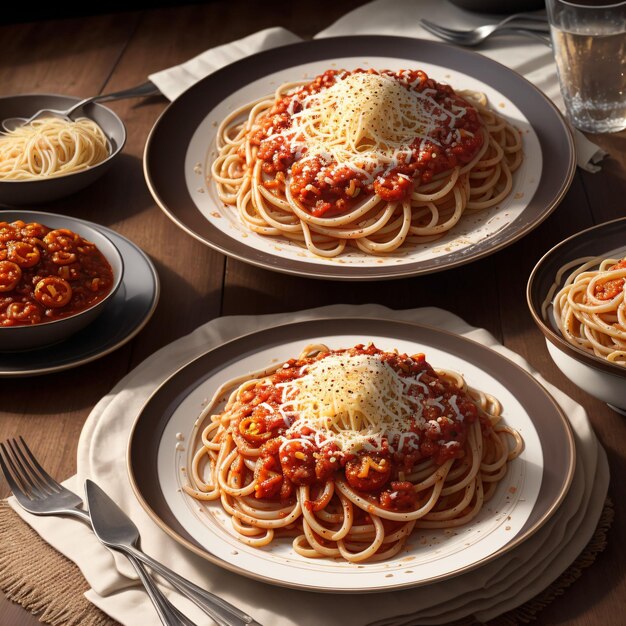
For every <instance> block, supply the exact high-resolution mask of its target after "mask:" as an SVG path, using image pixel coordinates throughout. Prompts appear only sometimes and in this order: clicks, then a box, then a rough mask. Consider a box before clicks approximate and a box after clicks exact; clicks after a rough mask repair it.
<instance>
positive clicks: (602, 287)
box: [593, 259, 626, 300]
mask: <svg viewBox="0 0 626 626" xmlns="http://www.w3.org/2000/svg"><path fill="white" fill-rule="evenodd" d="M621 269H626V259H622V260H621V261H618V262H617V263H615V265H611V267H609V270H621ZM625 282H626V281H624V279H623V278H616V279H615V280H607V281H606V282H605V283H603V282H598V283H597V284H596V286H595V291H594V294H593V295H594V296H595V297H596V298H598V300H612V299H613V298H615V297H616V296H618V295H619V294H620V293H621V292H622V291H623V290H624V283H625Z"/></svg>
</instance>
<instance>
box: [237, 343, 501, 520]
mask: <svg viewBox="0 0 626 626" xmlns="http://www.w3.org/2000/svg"><path fill="white" fill-rule="evenodd" d="M340 353H348V354H350V355H375V356H378V358H380V359H381V360H382V361H385V362H387V363H388V364H389V365H390V366H391V367H392V368H393V369H394V370H395V371H396V372H397V373H398V374H399V375H400V376H401V377H405V378H407V379H411V380H415V379H418V380H419V383H415V384H412V383H411V382H410V381H409V383H408V385H407V392H406V393H407V394H409V395H413V396H415V397H416V398H419V402H420V405H421V415H417V414H416V415H415V416H414V417H412V418H411V419H409V420H407V423H406V433H402V434H401V435H395V436H394V437H393V438H391V439H390V438H389V437H385V436H383V438H382V443H381V442H380V441H379V442H375V441H374V440H373V439H372V441H371V443H372V446H364V447H363V449H361V450H359V451H357V452H355V453H350V452H344V451H342V450H341V449H340V448H339V447H338V445H337V444H336V443H335V442H334V441H332V440H331V439H332V437H331V436H329V434H325V432H324V431H323V430H322V431H317V432H316V431H314V430H312V429H311V428H310V427H309V426H307V425H306V424H303V425H302V426H299V424H298V419H297V416H295V415H293V414H289V413H287V412H284V411H281V404H282V388H281V384H282V383H286V382H289V381H292V380H294V379H296V378H299V377H301V376H303V375H304V374H305V372H306V368H307V366H308V365H310V364H311V363H313V362H315V361H317V360H320V359H323V358H325V357H327V356H329V355H331V354H340ZM477 419H478V420H480V423H481V428H482V429H483V431H484V432H488V431H489V429H491V424H490V422H489V420H488V418H487V417H486V416H483V415H482V414H479V411H478V409H477V406H476V404H475V403H474V402H473V400H472V399H471V398H470V397H469V395H467V394H466V393H465V392H464V391H463V390H461V389H458V388H457V387H456V386H455V385H454V384H453V383H451V382H450V381H448V380H447V379H444V378H442V377H441V376H439V375H438V374H437V373H436V372H435V371H434V370H433V368H432V367H431V366H430V365H429V364H428V363H427V361H426V359H425V357H424V355H423V354H420V355H417V356H413V357H409V356H407V355H406V354H397V353H392V352H384V351H382V350H379V349H378V348H376V347H375V346H373V345H371V344H370V345H368V346H365V345H358V346H355V347H354V348H350V349H348V350H337V351H332V352H326V353H321V354H319V355H317V356H315V357H308V358H305V359H301V360H297V359H291V360H289V361H287V362H286V363H285V364H284V365H283V366H282V367H281V368H280V369H279V370H277V371H276V372H275V373H274V374H273V375H272V376H271V377H270V379H269V382H267V381H263V382H259V383H257V385H256V386H255V387H252V388H250V389H248V390H246V391H245V392H244V393H243V395H242V397H241V398H240V403H239V406H238V409H237V418H236V419H235V421H234V426H233V430H232V434H233V438H234V439H235V442H236V443H237V445H238V447H241V446H243V447H255V448H259V449H260V456H259V461H258V462H257V463H256V466H255V479H256V481H257V485H256V491H255V496H256V497H257V498H269V499H286V498H289V497H291V496H292V495H293V494H294V492H295V490H296V489H297V488H298V487H299V486H302V485H308V486H310V487H311V490H310V493H311V501H310V502H307V504H306V506H308V507H310V508H311V509H312V510H318V509H320V508H323V506H324V505H325V504H326V496H327V494H325V492H324V486H325V484H326V482H327V481H328V480H330V479H335V478H339V479H343V480H345V481H346V482H347V483H348V484H349V485H350V486H351V487H352V488H353V489H354V490H356V491H358V492H360V493H361V494H362V495H364V496H365V497H367V498H368V499H369V500H370V501H371V502H373V503H374V504H376V505H378V506H380V507H383V508H385V509H388V510H396V511H403V510H412V509H414V508H415V507H416V505H417V495H416V493H415V490H414V488H413V484H412V483H411V482H409V481H408V480H406V479H405V477H406V476H407V475H409V474H410V473H411V470H412V469H413V468H414V466H415V465H416V464H417V463H420V462H423V461H426V460H432V462H433V463H434V464H435V466H439V465H441V464H442V463H444V462H446V461H447V460H448V459H454V458H461V457H463V456H464V454H465V452H464V450H465V443H466V439H467V431H468V427H469V426H470V425H471V424H472V423H474V422H475V421H476V420H477ZM331 495H332V494H331ZM329 497H330V496H328V498H329Z"/></svg>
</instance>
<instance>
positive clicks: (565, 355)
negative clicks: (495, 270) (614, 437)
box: [526, 217, 626, 415]
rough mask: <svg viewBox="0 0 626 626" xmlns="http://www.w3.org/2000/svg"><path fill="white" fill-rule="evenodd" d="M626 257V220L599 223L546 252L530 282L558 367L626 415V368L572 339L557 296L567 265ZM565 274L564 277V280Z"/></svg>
mask: <svg viewBox="0 0 626 626" xmlns="http://www.w3.org/2000/svg"><path fill="white" fill-rule="evenodd" d="M625 256H626V218H624V217H622V218H619V219H616V220H612V221H610V222H604V223H603V224H598V225H597V226H593V227H591V228H588V229H586V230H583V231H581V232H578V233H576V234H574V235H572V236H571V237H568V238H567V239H565V240H564V241H562V242H561V243H559V244H557V245H556V246H554V248H552V249H551V250H549V251H548V252H546V254H544V256H543V257H542V258H541V259H540V260H539V261H538V262H537V264H536V265H535V267H534V269H533V271H532V272H531V274H530V277H529V279H528V284H527V288H526V300H527V302H528V307H529V309H530V312H531V314H532V316H533V319H534V321H535V324H537V326H538V328H539V330H540V331H541V332H542V333H543V335H544V337H545V338H546V342H547V346H548V350H549V352H550V355H551V356H552V358H553V360H554V361H555V363H556V365H557V366H558V367H559V368H560V369H561V370H562V371H563V373H564V374H565V375H566V376H567V377H568V378H570V380H572V382H574V383H575V384H576V385H578V386H579V387H581V388H582V389H584V390H585V391H587V393H589V394H591V395H593V396H596V397H598V398H600V399H601V400H604V401H605V402H607V403H609V404H610V405H611V406H612V407H613V408H616V409H617V410H618V411H620V412H621V413H624V414H625V415H626V368H624V367H622V366H620V365H617V364H616V363H611V362H610V361H608V360H607V359H603V358H602V357H599V356H596V355H595V354H593V353H591V352H587V351H585V350H583V349H582V348H578V347H577V346H574V345H572V344H570V343H569V342H568V341H566V340H565V339H564V338H563V336H562V335H561V333H560V331H559V329H558V326H557V325H556V322H555V320H554V315H553V310H552V298H553V297H554V295H555V294H556V293H557V292H558V291H559V290H560V289H561V287H562V286H563V284H564V283H565V281H566V280H567V278H568V276H569V275H570V274H571V273H572V272H573V271H575V269H576V267H572V268H571V270H569V271H567V272H560V270H561V268H563V267H564V266H566V265H568V264H570V263H572V262H574V261H576V260H580V265H582V264H583V263H584V262H586V261H589V260H591V259H592V258H599V259H603V258H623V257H625ZM559 274H562V275H561V276H560V277H559Z"/></svg>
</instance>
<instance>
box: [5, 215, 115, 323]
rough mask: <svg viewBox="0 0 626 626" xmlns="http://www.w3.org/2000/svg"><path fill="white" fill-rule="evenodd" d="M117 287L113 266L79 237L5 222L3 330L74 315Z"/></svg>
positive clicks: (61, 230) (32, 224)
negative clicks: (6, 327)
mask: <svg viewBox="0 0 626 626" xmlns="http://www.w3.org/2000/svg"><path fill="white" fill-rule="evenodd" d="M112 287H113V271H112V270H111V266H110V265H109V262H108V261H107V260H106V259H105V257H104V256H103V254H102V253H101V252H100V250H98V248H97V247H96V246H95V244H93V243H91V242H89V241H87V240H86V239H84V238H83V237H81V236H80V235H78V234H77V233H74V232H72V231H71V230H68V229H66V228H57V229H52V228H48V227H47V226H43V225H42V224H38V223H36V222H30V223H25V222H23V221H21V220H18V221H15V222H12V223H8V222H0V326H20V325H29V324H38V323H40V322H48V321H52V320H56V319H60V318H63V317H67V316H69V315H74V314H75V313H79V312H80V311H83V310H85V309H88V308H90V307H92V306H93V305H94V304H96V303H97V302H100V301H101V300H102V299H103V298H105V297H106V295H107V294H108V293H109V292H110V291H111V289H112Z"/></svg>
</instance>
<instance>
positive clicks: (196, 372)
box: [127, 318, 576, 593]
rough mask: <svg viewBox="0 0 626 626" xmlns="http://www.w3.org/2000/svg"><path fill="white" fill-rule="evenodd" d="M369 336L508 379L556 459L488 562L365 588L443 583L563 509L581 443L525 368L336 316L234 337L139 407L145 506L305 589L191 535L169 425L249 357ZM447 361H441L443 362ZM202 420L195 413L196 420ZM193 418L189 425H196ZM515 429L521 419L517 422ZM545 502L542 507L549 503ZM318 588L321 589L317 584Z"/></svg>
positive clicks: (132, 472) (179, 534)
mask: <svg viewBox="0 0 626 626" xmlns="http://www.w3.org/2000/svg"><path fill="white" fill-rule="evenodd" d="M333 335H338V336H343V335H362V336H363V341H364V342H367V341H368V337H372V336H373V335H385V336H388V337H392V338H397V339H401V340H407V341H411V342H414V343H416V344H418V345H419V343H420V342H423V343H424V345H428V346H431V347H434V348H437V349H441V350H444V351H446V352H449V353H453V354H456V355H458V356H460V357H461V358H464V359H465V360H467V361H469V362H473V363H476V364H479V365H480V367H481V368H482V369H483V371H485V372H486V373H488V374H489V375H490V376H492V377H493V378H495V379H496V380H498V381H500V382H504V381H506V385H507V387H508V388H509V389H512V386H513V385H515V386H516V389H517V391H516V392H515V397H516V399H517V400H518V402H520V403H521V405H522V406H523V407H524V410H525V411H526V412H527V413H528V415H529V416H531V419H532V421H533V426H534V427H535V429H536V431H537V434H538V436H539V440H540V442H541V445H542V449H543V452H544V461H545V460H546V459H547V457H548V454H547V451H549V454H550V463H549V464H548V463H544V467H543V476H542V481H541V487H540V491H539V495H538V497H537V501H536V502H535V504H534V505H533V508H532V511H531V513H530V515H529V518H528V519H527V520H526V523H525V524H524V526H523V527H522V529H521V530H520V531H519V533H518V534H517V535H516V536H515V537H514V538H513V539H512V540H511V541H510V542H509V543H507V544H506V545H505V546H503V547H502V548H500V549H498V550H496V551H495V552H493V553H492V554H490V555H488V556H487V557H485V558H484V559H480V560H478V561H476V562H474V563H472V564H471V565H469V566H467V567H463V568H459V569H458V570H455V571H452V572H450V573H449V574H446V575H444V576H440V577H438V578H432V579H428V580H426V581H418V582H410V583H406V584H404V583H403V584H399V585H397V586H393V587H390V586H384V587H383V586H381V587H368V588H367V589H363V590H362V591H363V592H371V591H391V590H395V589H401V588H406V587H413V586H416V585H421V584H427V583H432V582H434V581H435V580H443V579H445V578H449V577H452V576H456V575H458V574H460V573H464V572H466V571H469V570H471V569H474V568H476V567H478V566H480V565H483V564H485V563H487V562H489V561H492V560H494V559H495V558H497V557H499V556H501V555H502V554H504V553H505V552H508V551H510V550H512V549H513V548H515V547H516V546H518V545H520V544H521V543H522V542H523V541H524V540H526V539H528V538H529V537H530V536H531V535H533V534H534V533H535V532H536V531H537V530H539V528H541V526H543V525H544V524H545V522H546V521H547V520H548V519H549V518H550V517H551V516H552V515H553V514H554V512H555V511H556V510H557V509H558V507H559V506H560V504H561V502H562V501H563V499H564V498H565V496H566V494H567V491H568V489H569V487H570V484H571V481H572V478H573V475H574V469H575V456H576V453H575V443H574V437H573V434H572V429H571V426H570V424H569V422H568V420H567V418H566V417H565V415H564V414H563V411H562V410H561V408H560V407H559V405H558V404H557V403H556V401H555V400H554V399H553V398H552V396H551V395H550V394H549V393H548V392H547V390H546V389H545V388H544V387H542V386H541V385H540V383H539V382H538V381H537V380H536V379H535V378H534V377H533V376H532V375H531V374H529V373H528V372H527V371H526V370H524V369H523V368H521V367H520V366H519V365H517V364H515V363H514V362H513V361H510V360H509V359H507V358H506V357H504V356H503V355H501V354H499V353H498V352H496V351H495V350H492V349H491V348H488V347H486V346H484V345H482V344H480V343H477V342H475V341H472V340H470V339H467V338H465V337H461V336H459V335H456V334H454V333H451V332H447V331H444V330H441V329H438V328H434V327H430V326H425V325H422V324H416V323H411V322H403V321H392V320H385V319H378V318H339V319H336V318H332V319H315V320H309V321H302V322H296V323H292V324H284V325H280V326H274V327H270V328H267V329H263V330H260V331H257V332H253V333H250V334H247V335H243V336H241V337H238V338H236V339H233V340H231V341H229V342H227V343H224V344H221V345H220V346H218V347H216V348H214V349H212V350H209V351H208V352H205V353H204V354H202V355H200V356H198V357H197V358H195V359H193V360H191V361H189V362H188V363H187V364H186V365H184V366H182V367H181V368H179V369H178V370H177V371H176V372H175V373H173V374H172V376H170V377H169V378H168V379H167V380H166V381H165V382H164V383H162V384H161V385H159V386H158V387H157V388H156V389H155V391H154V392H153V393H152V395H151V396H150V398H149V399H148V400H147V402H146V403H145V404H144V406H143V407H142V409H141V410H140V412H139V414H138V415H137V418H136V419H135V422H134V424H133V427H132V429H131V432H130V435H129V441H128V448H127V469H128V475H129V479H130V483H131V486H132V489H133V491H134V493H135V496H136V498H137V499H138V501H139V502H140V504H141V506H142V507H143V508H144V509H145V511H146V512H147V513H148V515H150V517H151V518H152V520H153V521H154V522H155V523H156V524H157V525H158V526H159V527H160V528H161V529H162V530H164V531H165V532H166V533H167V534H168V535H169V536H170V537H172V538H173V539H174V540H176V541H177V542H178V543H179V544H181V545H183V546H185V547H186V548H188V549H189V550H191V551H192V552H193V553H195V554H197V555H199V556H201V557H203V558H205V559H207V560H208V561H211V562H212V563H215V564H216V565H219V566H220V567H224V568H225V569H228V570H230V571H232V572H235V573H238V574H241V575H244V576H247V577H249V578H253V579H256V580H261V581H263V582H268V583H272V584H276V585H278V586H283V587H291V588H298V589H305V590H307V589H308V588H307V587H302V586H300V585H297V584H295V583H292V582H289V581H284V580H272V579H269V578H265V577H260V576H257V575H255V574H251V573H250V572H248V571H247V570H244V569H242V568H239V567H237V566H235V565H232V564H230V563H227V562H225V561H223V560H222V559H220V558H218V557H216V556H214V555H213V554H211V553H210V552H209V551H208V550H207V549H206V548H204V547H203V546H201V545H200V544H199V543H198V542H197V541H196V540H195V539H193V537H191V535H189V534H188V533H187V531H186V530H185V528H184V527H183V526H182V525H181V523H180V522H179V521H178V519H177V518H176V517H175V515H174V513H173V512H172V510H171V509H170V507H169V506H168V504H167V502H166V500H165V497H164V495H163V492H162V490H161V487H160V484H159V481H158V480H157V479H156V477H157V475H158V474H157V468H158V459H157V456H158V449H159V445H160V441H161V438H162V435H163V432H164V430H165V427H166V426H167V423H168V421H169V419H170V417H171V415H172V414H173V412H174V411H175V409H176V407H177V406H178V405H179V404H180V402H181V401H182V400H183V399H184V398H185V397H186V396H187V395H188V394H189V393H190V392H191V391H192V390H193V389H195V388H196V387H197V386H198V385H200V384H202V382H203V381H204V380H206V379H207V378H208V377H209V376H210V375H211V374H212V373H213V372H215V371H218V370H220V369H222V368H224V367H226V366H227V365H229V364H231V363H236V362H237V361H239V360H240V359H241V358H242V357H246V356H248V355H251V354H254V353H255V352H257V351H259V350H261V349H266V348H270V347H273V346H280V345H282V344H283V343H285V342H287V341H289V342H291V341H295V340H302V341H303V342H305V343H306V341H307V339H309V338H311V337H319V336H333ZM436 365H441V364H436ZM193 419H195V417H192V421H193ZM191 425H192V424H191V422H190V425H189V426H190V429H191ZM512 425H513V426H514V424H512ZM542 503H543V504H542ZM315 591H320V589H319V588H315ZM326 591H328V592H337V593H340V592H350V593H354V592H355V590H354V589H342V588H332V589H327V590H326Z"/></svg>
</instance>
